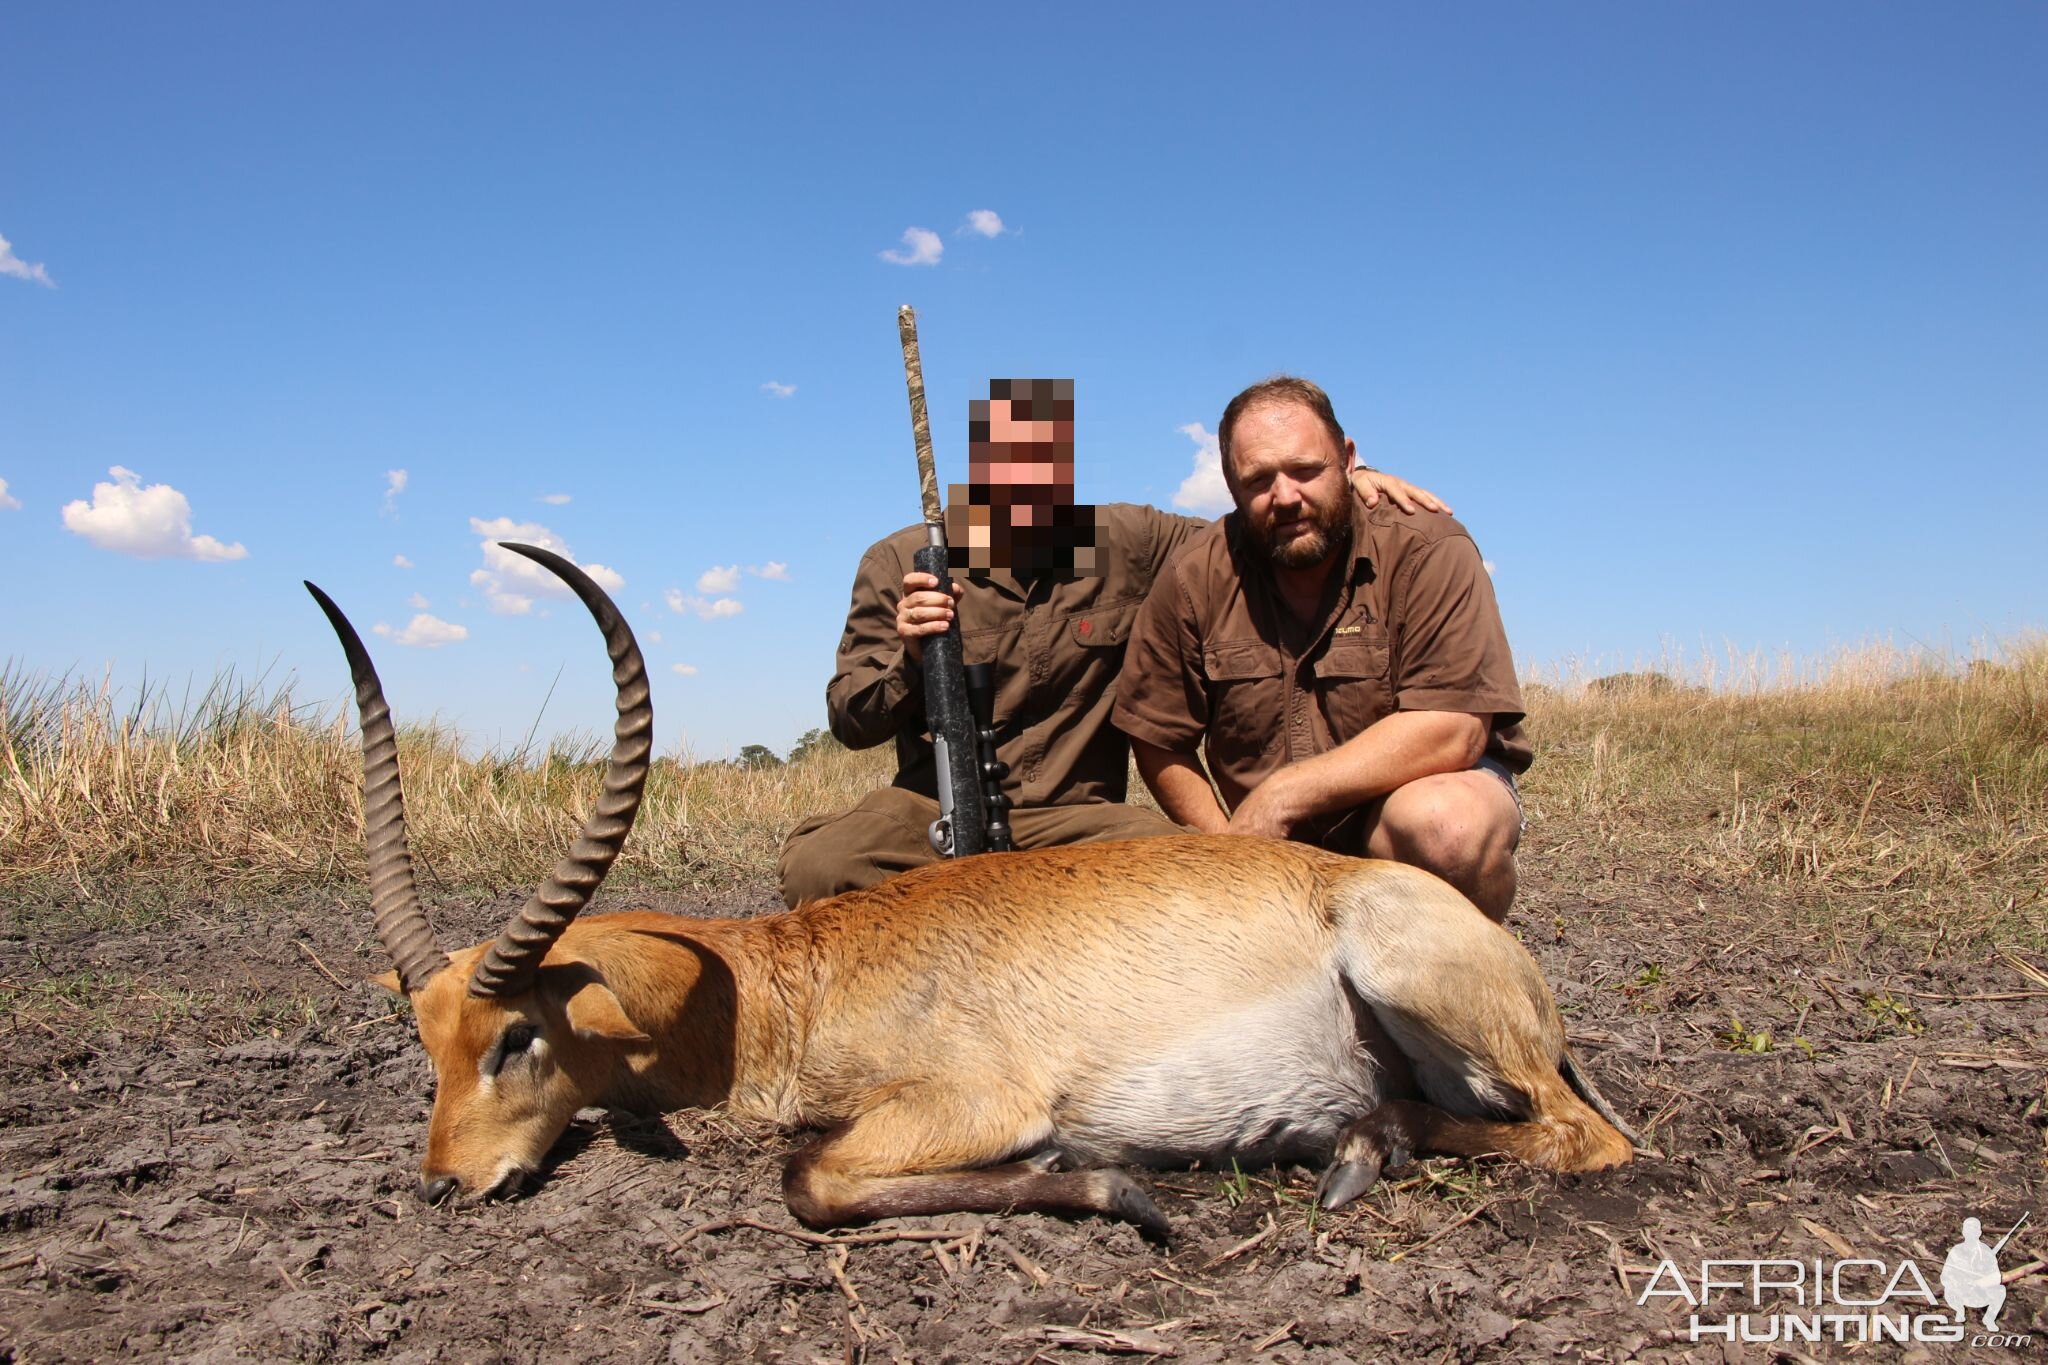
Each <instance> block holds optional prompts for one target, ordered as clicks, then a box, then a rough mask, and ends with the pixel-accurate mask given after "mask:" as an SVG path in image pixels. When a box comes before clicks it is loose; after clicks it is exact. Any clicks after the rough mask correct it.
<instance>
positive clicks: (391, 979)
mask: <svg viewBox="0 0 2048 1365" xmlns="http://www.w3.org/2000/svg"><path fill="white" fill-rule="evenodd" d="M370 980H372V981H374V982H376V983H377V984H378V985H380V986H382V987H383V988H384V989H385V990H387V991H390V992H391V993H392V994H393V995H404V994H405V986H404V984H403V983H401V982H400V981H399V979H398V973H397V972H386V973H384V975H382V976H373V977H371V978H370Z"/></svg>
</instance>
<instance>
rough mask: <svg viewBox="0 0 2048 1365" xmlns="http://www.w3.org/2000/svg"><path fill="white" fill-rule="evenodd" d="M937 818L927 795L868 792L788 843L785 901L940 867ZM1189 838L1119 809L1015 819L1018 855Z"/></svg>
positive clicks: (780, 863) (802, 828)
mask: <svg viewBox="0 0 2048 1365" xmlns="http://www.w3.org/2000/svg"><path fill="white" fill-rule="evenodd" d="M938 818H939V803H938V802H936V801H934V800H932V798H930V797H929V796H922V795H919V794H918V793H917V792H912V791H905V790H903V789H902V788H901V787H884V788H882V789H881V790H880V791H877V792H870V793H868V795H867V796H865V797H863V798H862V799H861V802H860V804H859V805H857V806H855V807H854V808H853V809H852V810H849V811H843V812H841V813H840V814H838V815H820V816H814V817H812V818H811V819H809V820H806V821H804V822H803V823H802V824H801V825H798V826H797V827H796V829H795V830H794V831H792V832H791V834H790V836H789V838H788V839H787V840H785V841H784V842H783V845H782V856H781V858H780V859H778V860H777V869H778V871H779V872H780V873H781V875H782V899H783V900H784V901H785V902H786V903H787V904H789V905H792V906H793V905H796V904H797V903H798V902H799V901H807V900H817V899H819V898H821V897H824V896H836V895H838V894H839V893H840V892H842V891H852V890H855V889H856V888H859V887H863V886H873V885H874V884H875V883H876V882H879V881H885V880H887V879H888V878H890V877H893V876H895V875H896V874H897V873H899V872H908V871H909V870H910V869H911V868H913V867H923V866H924V865H925V864H926V863H930V862H936V861H937V860H938V854H936V853H934V852H932V845H931V840H930V839H929V838H928V837H927V836H926V833H925V831H926V830H927V829H929V828H930V827H931V823H932V821H934V820H936V819H938ZM1185 833H1187V831H1186V830H1184V829H1182V828H1181V827H1180V826H1179V825H1176V824H1175V823H1173V821H1171V820H1169V819H1167V818H1166V817H1165V816H1163V815H1161V814H1159V813H1158V812H1157V811H1151V810H1145V809H1142V808H1141V807H1138V806H1126V805H1123V804H1121V803H1119V802H1109V801H1095V802H1089V803H1087V804H1085V805H1076V806H1039V807H1036V808H1034V809H1032V810H1013V811H1011V812H1010V838H1011V842H1012V843H1013V844H1015V845H1016V847H1018V848H1052V847H1055V846H1057V845H1060V844H1092V843H1098V842H1101V841H1103V840H1108V839H1150V838H1156V837H1158V836H1159V835H1162V834H1185Z"/></svg>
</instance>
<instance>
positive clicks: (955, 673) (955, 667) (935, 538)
mask: <svg viewBox="0 0 2048 1365" xmlns="http://www.w3.org/2000/svg"><path fill="white" fill-rule="evenodd" d="M896 330H897V332H898V333H899V334H900V335H901V336H902V338H903V378H904V382H905V383H906V384H907V385H908V386H909V389H910V431H911V435H912V436H913V437H914V438H915V439H916V442H917V477H918V483H919V486H920V491H921V492H922V494H923V498H924V525H925V544H924V546H923V547H922V548H921V549H919V550H918V551H917V553H916V554H915V555H913V556H912V558H911V563H912V564H913V565H914V566H915V567H916V568H917V569H918V570H919V571H920V572H923V573H928V574H931V575H932V576H933V577H935V578H937V579H938V580H939V591H941V592H945V591H947V590H948V586H949V585H950V584H951V583H952V581H953V579H952V567H951V565H950V564H949V562H948V554H947V549H946V516H945V511H944V509H943V508H942V507H941V506H940V504H939V475H938V467H937V465H936V464H935V463H934V462H933V460H932V428H931V422H930V420H929V419H928V418H927V417H926V415H925V407H924V362H923V360H922V359H921V358H920V357H919V356H918V351H917V314H916V313H915V312H914V311H912V309H911V307H910V305H909V304H905V305H904V306H903V307H902V308H900V309H898V310H897V312H896ZM993 673H994V670H993V669H992V668H991V667H990V666H989V665H987V664H976V665H974V666H973V667H972V668H968V667H965V666H964V661H963V660H962V658H961V652H960V617H959V615H958V613H957V612H956V613H955V614H954V617H953V619H952V620H950V621H948V622H947V623H946V633H945V634H944V635H933V636H929V637H927V638H926V640H925V642H924V714H925V724H926V726H927V727H928V728H929V729H930V730H931V734H932V749H933V751H934V753H933V756H934V758H935V759H936V760H937V767H938V786H939V818H938V819H936V820H934V821H933V822H932V825H931V829H930V830H929V831H928V835H929V837H930V839H931V841H932V847H933V848H934V849H936V850H937V851H938V852H939V853H940V854H941V855H942V856H944V857H948V858H964V857H966V856H968V855H969V854H972V853H990V852H1001V851H1003V850H1006V849H1008V848H1009V847H1010V824H1009V820H1008V819H1007V818H1006V816H1005V814H1004V812H1005V811H1007V810H1008V808H1009V804H1010V803H1009V800H1008V798H1006V797H1005V796H1004V795H1003V792H1002V781H1003V778H1004V777H1005V776H1007V775H1008V773H1009V765H1008V764H1005V763H1003V762H1001V761H999V760H998V759H997V758H996V756H995V724H994V717H993V702H994V690H995V688H994V679H993Z"/></svg>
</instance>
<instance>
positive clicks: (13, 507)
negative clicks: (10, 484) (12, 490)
mask: <svg viewBox="0 0 2048 1365" xmlns="http://www.w3.org/2000/svg"><path fill="white" fill-rule="evenodd" d="M0 507H4V508H6V509H7V510H9V511H11V512H18V511H20V510H21V499H20V498H11V497H9V496H8V495H7V480H5V479H0Z"/></svg>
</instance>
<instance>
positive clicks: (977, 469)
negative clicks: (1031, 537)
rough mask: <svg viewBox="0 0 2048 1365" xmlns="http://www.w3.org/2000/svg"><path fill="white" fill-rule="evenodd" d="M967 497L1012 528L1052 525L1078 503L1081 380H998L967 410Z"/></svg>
mask: <svg viewBox="0 0 2048 1365" xmlns="http://www.w3.org/2000/svg"><path fill="white" fill-rule="evenodd" d="M967 459H968V472H967V478H968V500H969V501H970V502H977V503H985V504H987V505H988V506H990V507H999V508H1003V509H1005V511H1006V513H1007V518H1008V521H1009V524H1010V525H1012V526H1042V525H1047V524H1049V521H1050V516H1051V513H1050V509H1051V508H1054V507H1057V506H1060V505H1065V504H1071V503H1072V502H1073V501H1074V381H1073V380H1071V379H1011V380H997V381H996V382H995V383H993V384H991V385H990V386H989V396H988V398H987V399H986V400H985V401H984V400H976V401H975V402H973V403H970V404H969V405H968V415H967Z"/></svg>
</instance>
